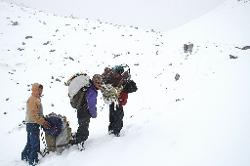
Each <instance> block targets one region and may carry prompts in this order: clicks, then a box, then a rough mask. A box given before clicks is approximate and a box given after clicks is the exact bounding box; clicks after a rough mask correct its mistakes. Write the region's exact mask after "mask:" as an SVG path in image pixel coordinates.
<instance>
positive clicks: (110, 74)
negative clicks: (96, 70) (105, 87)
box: [102, 65, 131, 88]
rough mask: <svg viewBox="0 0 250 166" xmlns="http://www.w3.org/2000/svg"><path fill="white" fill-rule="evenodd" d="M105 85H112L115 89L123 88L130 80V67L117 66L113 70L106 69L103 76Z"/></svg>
mask: <svg viewBox="0 0 250 166" xmlns="http://www.w3.org/2000/svg"><path fill="white" fill-rule="evenodd" d="M102 77H103V82H104V84H111V85H112V86H113V87H118V88H119V87H121V86H122V85H123V84H124V83H125V82H126V81H127V80H129V79H130V77H131V75H130V68H129V66H128V65H117V66H115V67H113V68H109V67H106V68H105V69H104V72H103V74H102Z"/></svg>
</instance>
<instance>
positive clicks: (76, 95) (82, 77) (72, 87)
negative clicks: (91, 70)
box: [65, 73, 90, 109]
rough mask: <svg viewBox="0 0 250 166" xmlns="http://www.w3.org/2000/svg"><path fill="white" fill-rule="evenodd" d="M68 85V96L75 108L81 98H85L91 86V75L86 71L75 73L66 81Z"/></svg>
mask: <svg viewBox="0 0 250 166" xmlns="http://www.w3.org/2000/svg"><path fill="white" fill-rule="evenodd" d="M65 85H66V86H68V96H69V98H70V104H71V106H72V107H73V108H76V109H77V108H78V107H79V106H78V105H77V104H79V102H78V101H79V99H80V100H81V99H83V97H84V94H85V93H82V92H84V91H86V89H87V88H88V87H89V86H90V77H89V76H88V75H87V74H86V73H76V74H74V75H73V76H72V77H71V78H70V79H69V80H68V81H67V82H66V83H65Z"/></svg>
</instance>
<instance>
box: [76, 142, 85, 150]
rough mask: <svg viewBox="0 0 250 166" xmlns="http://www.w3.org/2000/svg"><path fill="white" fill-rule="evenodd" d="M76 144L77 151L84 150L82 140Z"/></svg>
mask: <svg viewBox="0 0 250 166" xmlns="http://www.w3.org/2000/svg"><path fill="white" fill-rule="evenodd" d="M77 146H78V150H79V151H83V150H85V148H84V142H80V143H78V144H77Z"/></svg>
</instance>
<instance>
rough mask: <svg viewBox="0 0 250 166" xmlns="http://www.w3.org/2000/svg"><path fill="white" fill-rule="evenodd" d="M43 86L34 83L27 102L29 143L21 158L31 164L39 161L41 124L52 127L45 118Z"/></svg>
mask: <svg viewBox="0 0 250 166" xmlns="http://www.w3.org/2000/svg"><path fill="white" fill-rule="evenodd" d="M42 92H43V86H42V85H41V84H38V83H34V84H32V94H31V96H30V97H29V99H28V101H27V103H26V107H27V109H26V117H25V121H26V131H27V143H26V146H25V148H24V150H23V151H22V154H21V159H22V160H24V161H28V162H29V165H32V166H33V165H36V164H37V163H38V161H39V159H38V152H39V151H40V138H39V133H40V129H39V127H40V125H42V126H43V127H45V128H50V124H49V123H48V122H47V121H46V120H45V119H44V116H43V107H42V103H41V95H42Z"/></svg>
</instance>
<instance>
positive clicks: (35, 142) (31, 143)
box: [21, 123, 40, 165]
mask: <svg viewBox="0 0 250 166" xmlns="http://www.w3.org/2000/svg"><path fill="white" fill-rule="evenodd" d="M26 131H27V144H26V146H25V147H24V150H23V152H22V154H21V159H22V160H26V161H28V162H29V164H30V165H36V164H37V163H38V161H39V159H38V152H39V151H40V138H39V135H40V129H39V125H38V124H36V123H27V124H26Z"/></svg>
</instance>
